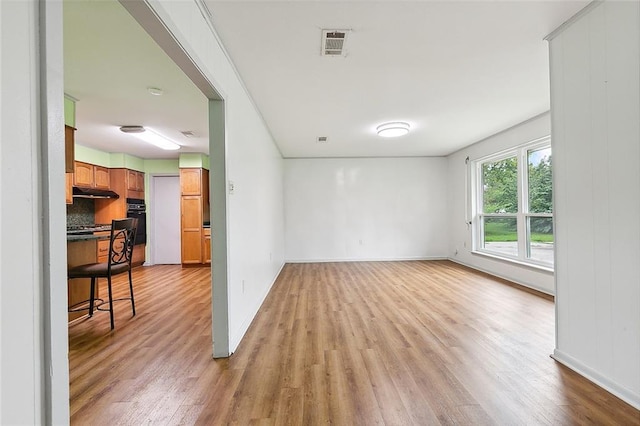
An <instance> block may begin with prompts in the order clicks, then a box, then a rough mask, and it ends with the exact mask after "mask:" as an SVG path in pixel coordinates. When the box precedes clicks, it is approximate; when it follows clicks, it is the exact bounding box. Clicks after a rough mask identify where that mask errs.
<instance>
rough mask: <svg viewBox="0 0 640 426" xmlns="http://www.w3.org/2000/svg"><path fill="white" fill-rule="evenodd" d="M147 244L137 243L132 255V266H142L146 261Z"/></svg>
mask: <svg viewBox="0 0 640 426" xmlns="http://www.w3.org/2000/svg"><path fill="white" fill-rule="evenodd" d="M146 249H147V245H146V244H136V245H135V246H133V254H132V256H131V266H140V265H142V264H143V263H144V261H145V250H146Z"/></svg>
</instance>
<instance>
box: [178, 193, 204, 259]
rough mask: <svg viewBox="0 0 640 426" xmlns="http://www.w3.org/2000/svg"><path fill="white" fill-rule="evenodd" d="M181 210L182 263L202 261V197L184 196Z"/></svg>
mask: <svg viewBox="0 0 640 426" xmlns="http://www.w3.org/2000/svg"><path fill="white" fill-rule="evenodd" d="M180 212H181V224H180V231H181V252H182V263H183V264H185V265H194V264H201V263H202V198H201V197H200V196H197V195H190V196H183V197H182V200H181V202H180Z"/></svg>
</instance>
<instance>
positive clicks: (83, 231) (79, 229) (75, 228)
mask: <svg viewBox="0 0 640 426" xmlns="http://www.w3.org/2000/svg"><path fill="white" fill-rule="evenodd" d="M100 231H111V225H68V226H67V235H88V234H93V233H94V232H100Z"/></svg>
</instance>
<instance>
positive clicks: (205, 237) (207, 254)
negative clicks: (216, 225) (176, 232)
mask: <svg viewBox="0 0 640 426" xmlns="http://www.w3.org/2000/svg"><path fill="white" fill-rule="evenodd" d="M202 263H205V264H208V265H210V264H211V228H204V230H203V233H202Z"/></svg>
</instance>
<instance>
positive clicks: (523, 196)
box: [471, 136, 555, 271]
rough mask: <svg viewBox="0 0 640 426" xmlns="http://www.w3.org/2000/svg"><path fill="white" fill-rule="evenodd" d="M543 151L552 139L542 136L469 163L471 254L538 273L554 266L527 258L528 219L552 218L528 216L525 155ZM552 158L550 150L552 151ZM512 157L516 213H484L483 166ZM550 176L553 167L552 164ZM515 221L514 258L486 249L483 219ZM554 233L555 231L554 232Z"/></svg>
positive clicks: (538, 215)
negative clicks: (500, 260)
mask: <svg viewBox="0 0 640 426" xmlns="http://www.w3.org/2000/svg"><path fill="white" fill-rule="evenodd" d="M543 148H552V147H551V137H550V136H544V137H542V138H539V139H535V140H532V141H529V142H526V143H524V144H521V145H518V146H515V147H513V148H509V149H507V150H503V151H500V152H497V153H493V154H491V155H487V156H484V157H481V158H478V159H476V160H474V161H472V173H471V176H472V178H473V180H474V181H473V183H472V185H471V188H472V194H471V198H472V203H471V204H472V209H473V210H472V212H471V214H472V220H471V228H472V253H474V254H481V255H486V256H489V257H495V258H499V259H502V260H506V261H510V262H514V263H518V264H524V265H527V266H532V267H535V268H539V269H544V270H548V271H553V270H554V262H553V261H552V262H545V261H542V260H538V259H532V258H531V257H530V255H531V253H530V251H531V250H530V248H531V243H530V232H529V222H530V220H529V218H532V217H533V218H552V220H553V212H552V213H531V212H530V211H529V173H528V170H529V167H528V164H529V163H528V153H529V152H530V151H536V150H539V149H543ZM552 155H553V150H552ZM513 157H515V158H516V160H517V180H518V182H517V185H516V186H517V198H518V209H517V212H516V213H484V205H483V204H484V199H483V196H484V188H483V165H484V164H486V163H494V162H498V161H503V160H506V159H508V158H513ZM551 167H552V173H553V163H552V166H551ZM491 217H494V218H516V230H517V250H518V251H517V253H518V254H517V255H516V256H514V255H510V254H507V253H504V252H499V251H496V250H491V249H487V248H486V247H485V242H484V238H485V234H484V223H485V220H484V219H485V218H491ZM554 231H555V229H554ZM554 251H555V232H554Z"/></svg>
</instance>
